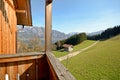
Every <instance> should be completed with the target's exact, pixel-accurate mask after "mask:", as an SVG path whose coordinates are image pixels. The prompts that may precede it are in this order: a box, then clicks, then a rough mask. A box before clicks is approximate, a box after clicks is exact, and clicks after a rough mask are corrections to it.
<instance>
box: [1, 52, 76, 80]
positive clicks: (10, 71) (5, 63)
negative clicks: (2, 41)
mask: <svg viewBox="0 0 120 80" xmlns="http://www.w3.org/2000/svg"><path fill="white" fill-rule="evenodd" d="M0 80H75V78H74V77H73V76H72V75H71V74H70V73H69V71H68V70H67V69H66V68H65V67H64V66H63V65H62V64H61V63H60V62H59V61H58V60H57V59H56V58H55V57H54V56H53V55H52V53H40V52H39V53H38V52H32V53H20V54H7V55H1V56H0Z"/></svg>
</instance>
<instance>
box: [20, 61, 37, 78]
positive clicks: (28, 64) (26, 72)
mask: <svg viewBox="0 0 120 80" xmlns="http://www.w3.org/2000/svg"><path fill="white" fill-rule="evenodd" d="M18 65H19V66H18V73H19V74H20V79H21V80H36V76H35V75H36V67H35V66H36V64H35V60H29V61H22V62H21V61H20V62H18Z"/></svg>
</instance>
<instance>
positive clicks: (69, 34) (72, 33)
mask: <svg viewBox="0 0 120 80" xmlns="http://www.w3.org/2000/svg"><path fill="white" fill-rule="evenodd" d="M75 34H78V32H71V33H68V34H67V36H69V37H70V36H73V35H75Z"/></svg>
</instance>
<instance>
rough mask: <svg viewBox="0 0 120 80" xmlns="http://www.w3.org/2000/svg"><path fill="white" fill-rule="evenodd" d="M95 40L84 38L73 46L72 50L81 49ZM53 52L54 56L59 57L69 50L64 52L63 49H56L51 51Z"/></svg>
mask: <svg viewBox="0 0 120 80" xmlns="http://www.w3.org/2000/svg"><path fill="white" fill-rule="evenodd" d="M94 42H95V41H91V40H86V41H84V42H82V43H80V44H78V45H76V46H74V47H73V51H72V52H75V51H77V50H81V49H83V48H85V47H88V46H89V45H91V44H93V43H94ZM53 54H54V55H55V56H56V57H61V56H64V55H67V54H69V52H66V51H64V50H63V49H62V50H58V51H53Z"/></svg>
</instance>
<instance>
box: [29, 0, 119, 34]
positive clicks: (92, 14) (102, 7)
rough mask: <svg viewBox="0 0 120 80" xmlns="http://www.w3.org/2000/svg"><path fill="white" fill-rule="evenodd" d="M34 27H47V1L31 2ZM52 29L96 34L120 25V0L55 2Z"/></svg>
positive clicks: (33, 0)
mask: <svg viewBox="0 0 120 80" xmlns="http://www.w3.org/2000/svg"><path fill="white" fill-rule="evenodd" d="M31 4H32V17H33V18H32V19H33V25H34V26H43V27H44V25H45V20H44V16H45V13H44V12H45V10H44V9H45V0H31ZM52 24H53V26H52V28H53V29H55V30H59V31H62V32H64V33H70V32H95V31H99V30H104V29H106V28H108V27H114V26H115V25H120V0H53V12H52Z"/></svg>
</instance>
